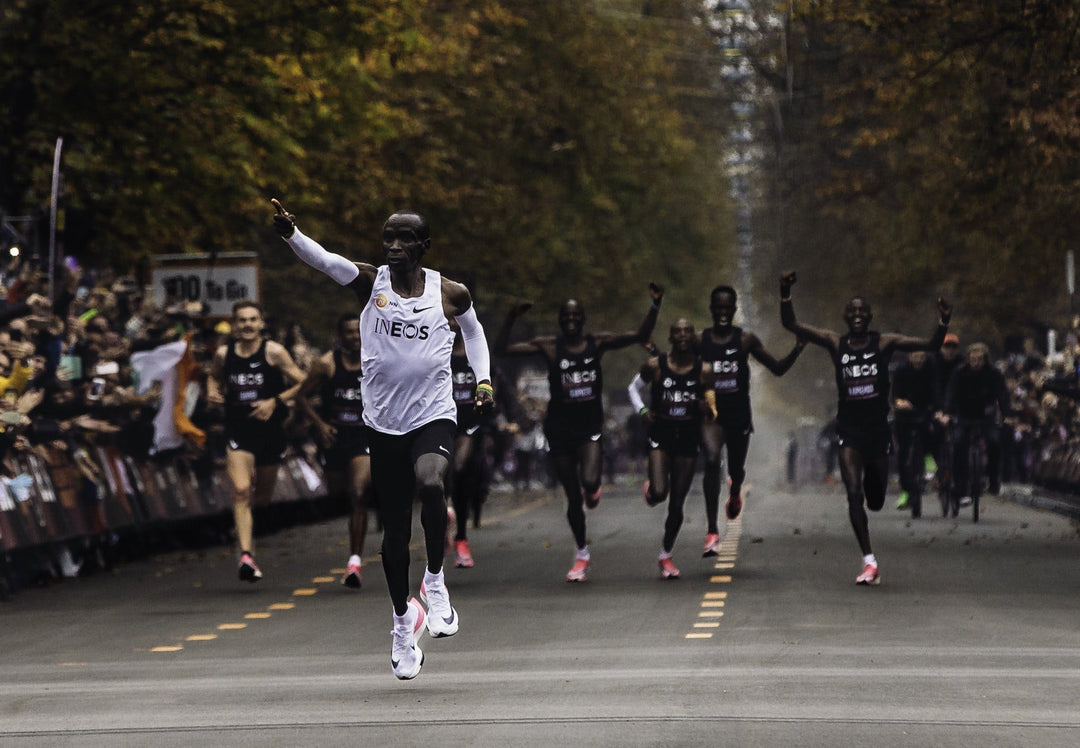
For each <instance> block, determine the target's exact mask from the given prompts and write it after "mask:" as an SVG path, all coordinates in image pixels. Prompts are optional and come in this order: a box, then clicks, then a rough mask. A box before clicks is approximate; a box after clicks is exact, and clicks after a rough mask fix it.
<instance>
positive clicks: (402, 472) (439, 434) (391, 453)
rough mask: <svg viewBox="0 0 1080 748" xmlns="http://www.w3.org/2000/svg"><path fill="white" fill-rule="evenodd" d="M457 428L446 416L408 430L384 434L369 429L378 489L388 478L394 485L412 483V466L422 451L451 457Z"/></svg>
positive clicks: (450, 458) (373, 468)
mask: <svg viewBox="0 0 1080 748" xmlns="http://www.w3.org/2000/svg"><path fill="white" fill-rule="evenodd" d="M455 429H456V426H455V424H454V422H453V421H450V420H445V419H440V420H438V421H432V422H431V423H427V424H424V425H423V426H421V427H420V428H418V429H414V430H413V431H410V432H409V433H407V434H384V433H382V432H380V431H376V430H374V429H368V439H369V443H370V445H371V474H372V477H373V478H374V479H375V485H376V489H378V486H379V485H380V483H382V482H383V481H389V484H388V485H390V486H392V487H399V485H404V484H409V485H411V484H412V478H413V477H414V474H413V469H414V467H415V465H416V461H417V460H418V459H420V456H421V455H426V454H437V455H442V456H443V457H445V458H446V459H447V460H448V461H452V460H453V459H454V431H455ZM405 478H408V480H405Z"/></svg>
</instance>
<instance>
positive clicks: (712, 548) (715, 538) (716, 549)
mask: <svg viewBox="0 0 1080 748" xmlns="http://www.w3.org/2000/svg"><path fill="white" fill-rule="evenodd" d="M719 555H720V535H719V534H718V533H715V532H710V533H708V534H707V535H706V536H705V548H704V550H702V551H701V557H702V558H708V557H709V556H719Z"/></svg>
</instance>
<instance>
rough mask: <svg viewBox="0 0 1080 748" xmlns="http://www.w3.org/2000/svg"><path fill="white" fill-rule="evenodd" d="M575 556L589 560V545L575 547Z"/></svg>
mask: <svg viewBox="0 0 1080 748" xmlns="http://www.w3.org/2000/svg"><path fill="white" fill-rule="evenodd" d="M577 558H579V559H580V560H582V561H588V560H589V546H585V547H584V548H578V549H577Z"/></svg>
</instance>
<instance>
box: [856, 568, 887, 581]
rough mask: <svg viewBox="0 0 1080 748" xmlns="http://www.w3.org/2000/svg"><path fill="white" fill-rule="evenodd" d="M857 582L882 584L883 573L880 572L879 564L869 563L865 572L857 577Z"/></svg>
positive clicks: (864, 569)
mask: <svg viewBox="0 0 1080 748" xmlns="http://www.w3.org/2000/svg"><path fill="white" fill-rule="evenodd" d="M855 584H881V574H880V573H878V567H877V564H867V565H866V566H864V567H863V572H862V574H860V575H859V576H857V577H855Z"/></svg>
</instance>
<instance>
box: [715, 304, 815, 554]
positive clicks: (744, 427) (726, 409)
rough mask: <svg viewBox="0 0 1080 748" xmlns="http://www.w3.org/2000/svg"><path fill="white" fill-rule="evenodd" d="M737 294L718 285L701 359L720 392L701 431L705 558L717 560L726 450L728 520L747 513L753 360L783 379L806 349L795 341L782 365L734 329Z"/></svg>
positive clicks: (750, 337)
mask: <svg viewBox="0 0 1080 748" xmlns="http://www.w3.org/2000/svg"><path fill="white" fill-rule="evenodd" d="M737 304H738V295H737V294H736V293H735V289H734V288H732V287H731V286H717V287H716V288H714V289H713V290H712V293H711V294H710V296H709V311H710V313H711V314H712V318H713V324H712V327H710V328H708V329H706V330H704V331H703V332H702V333H701V345H700V352H701V359H702V361H703V362H704V364H705V368H706V369H707V370H709V371H711V372H712V375H713V380H714V382H715V384H714V390H715V392H716V413H717V416H716V420H715V421H711V422H709V421H707V422H705V423H703V424H702V426H701V439H702V448H703V450H704V452H705V471H704V475H703V476H702V480H701V488H702V492H703V493H704V494H705V520H706V525H707V528H706V532H705V546H704V549H703V550H702V553H701V555H702V556H703V557H705V556H715V555H717V553H718V552H719V548H720V527H719V523H718V520H719V514H720V485H721V480H720V473H721V460H720V453H721V450H724V449H726V450H727V462H728V477H729V478H730V479H731V485H730V487H729V489H728V499H727V502H726V503H725V513H726V514H727V518H728V519H730V520H734V519H735V518H737V517H738V516H739V513H740V512H741V511H742V503H743V502H742V499H743V497H742V486H743V481H744V480H745V478H746V467H745V466H746V454H747V452H748V451H749V449H750V434H751V433H752V432H753V431H754V424H753V418H752V416H751V412H750V365H749V363H750V356H753V357H754V359H755V360H756V361H757V362H758V363H760V364H762V365H763V366H764V367H765V368H766V369H768V370H769V371H770V372H772V373H773V374H774V375H776V376H778V377H779V376H783V375H784V373H786V372H787V370H788V369H790V368H791V366H792V364H794V363H795V359H797V358H798V357H799V353H800V352H802V349H803V348H804V347H805V346H806V343H805V342H803V341H799V340H796V343H795V347H794V348H792V349H791V351H790V352H789V353H788V354H787V355H786V356H784V358H782V359H780V360H777V359H776V358H775V357H774V356H773V355H772V354H771V353H769V352H768V351H766V350H765V347H764V346H763V345H762V343H761V340H759V339H758V337H757V336H756V335H754V334H753V333H752V332H748V331H747V330H743V329H742V328H740V327H736V326H735V325H734V323H733V322H734V319H735V311H736V308H737Z"/></svg>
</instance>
